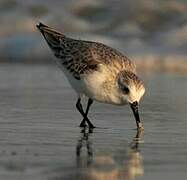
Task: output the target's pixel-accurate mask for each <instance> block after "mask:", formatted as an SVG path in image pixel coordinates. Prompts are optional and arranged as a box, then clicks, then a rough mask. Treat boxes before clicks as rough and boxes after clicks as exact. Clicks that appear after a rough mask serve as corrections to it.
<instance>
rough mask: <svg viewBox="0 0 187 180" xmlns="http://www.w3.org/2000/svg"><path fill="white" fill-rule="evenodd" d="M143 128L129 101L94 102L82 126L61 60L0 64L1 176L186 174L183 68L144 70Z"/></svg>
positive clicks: (56, 179)
mask: <svg viewBox="0 0 187 180" xmlns="http://www.w3.org/2000/svg"><path fill="white" fill-rule="evenodd" d="M142 79H143V80H144V82H145V84H146V89H147V92H146V95H145V97H144V99H143V101H142V103H141V106H140V111H141V117H142V118H143V120H144V125H145V132H144V133H139V134H138V133H137V132H136V130H135V129H134V128H135V120H134V118H133V115H132V112H131V111H130V108H129V107H128V106H124V107H118V106H117V107H116V106H112V105H104V104H100V103H95V104H93V106H92V109H91V111H90V114H89V116H90V119H92V122H93V123H94V124H95V125H96V126H98V127H99V128H96V129H94V130H93V132H89V131H88V130H87V129H86V130H85V131H84V130H82V129H80V128H79V127H78V125H79V123H80V121H81V120H82V118H81V116H80V115H79V113H78V112H77V111H76V108H75V102H76V94H75V93H74V92H73V90H71V89H70V86H69V84H68V82H67V81H66V79H65V78H64V75H63V74H62V73H61V72H60V70H59V69H58V68H57V67H56V66H47V65H19V64H17V65H15V64H9V65H8V64H7V65H3V64H1V66H0V179H3V180H11V179H14V180H20V179H27V180H33V179H35V180H43V179H49V180H60V179H63V180H64V179H65V180H66V179H67V180H71V179H104V178H105V179H107V180H108V179H109V180H110V179H112V180H113V179H114V180H115V179H116V180H117V179H127V180H133V179H143V180H150V179H151V180H154V179H155V180H157V179H165V180H171V179H173V180H174V179H178V180H179V179H185V178H186V177H187V173H186V172H187V131H186V129H187V111H186V107H187V93H186V88H187V84H186V82H187V81H186V80H187V76H186V75H180V74H175V75H172V74H142Z"/></svg>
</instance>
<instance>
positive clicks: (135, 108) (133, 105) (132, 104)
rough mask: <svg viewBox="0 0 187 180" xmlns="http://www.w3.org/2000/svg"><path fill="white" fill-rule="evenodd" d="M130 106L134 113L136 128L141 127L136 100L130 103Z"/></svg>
mask: <svg viewBox="0 0 187 180" xmlns="http://www.w3.org/2000/svg"><path fill="white" fill-rule="evenodd" d="M130 107H131V109H132V111H133V114H134V117H135V119H136V124H137V128H138V129H143V124H142V122H141V120H140V116H139V113H138V102H137V101H135V102H133V103H130Z"/></svg>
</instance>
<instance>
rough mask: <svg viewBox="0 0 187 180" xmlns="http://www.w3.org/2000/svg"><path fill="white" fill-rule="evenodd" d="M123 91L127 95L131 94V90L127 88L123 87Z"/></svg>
mask: <svg viewBox="0 0 187 180" xmlns="http://www.w3.org/2000/svg"><path fill="white" fill-rule="evenodd" d="M121 89H122V91H123V92H124V93H125V94H128V93H129V88H128V87H127V86H124V85H123V86H122V88H121Z"/></svg>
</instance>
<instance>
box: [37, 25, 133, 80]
mask: <svg viewBox="0 0 187 180" xmlns="http://www.w3.org/2000/svg"><path fill="white" fill-rule="evenodd" d="M37 27H38V29H39V30H40V32H41V33H42V34H43V36H44V38H45V40H46V41H47V43H48V45H49V47H50V48H51V49H52V50H53V52H54V55H55V56H56V57H57V58H59V59H60V63H61V64H62V65H63V66H64V67H65V68H66V69H67V70H68V71H69V72H70V73H71V74H72V75H73V76H74V77H75V78H76V79H80V78H81V76H82V75H83V74H86V73H87V72H90V71H95V70H97V68H98V66H99V64H105V65H110V64H111V63H114V62H117V63H118V64H122V65H124V67H126V68H128V70H130V71H132V72H133V71H135V66H134V64H133V63H132V62H131V61H130V60H129V59H128V58H127V57H125V56H123V55H122V54H121V53H119V52H118V51H116V50H115V49H113V48H110V47H108V46H106V45H104V44H102V43H96V42H90V41H81V40H75V39H71V38H67V37H66V36H65V35H63V34H61V33H59V32H57V31H55V30H53V29H51V28H50V27H48V26H46V25H43V24H41V23H40V24H39V25H37Z"/></svg>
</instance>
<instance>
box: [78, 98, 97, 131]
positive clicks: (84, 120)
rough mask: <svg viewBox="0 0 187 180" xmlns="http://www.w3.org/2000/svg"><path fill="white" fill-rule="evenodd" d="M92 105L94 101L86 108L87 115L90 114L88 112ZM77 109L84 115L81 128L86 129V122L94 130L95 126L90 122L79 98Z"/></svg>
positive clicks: (89, 102)
mask: <svg viewBox="0 0 187 180" xmlns="http://www.w3.org/2000/svg"><path fill="white" fill-rule="evenodd" d="M92 103H93V102H92V100H91V101H90V100H88V105H87V108H86V113H87V114H88V111H89V107H90V105H91V104H92ZM76 107H77V109H78V111H79V112H80V113H81V115H82V116H83V118H84V119H83V121H82V122H81V124H80V127H85V126H86V123H85V122H87V123H88V125H89V128H94V125H93V124H92V123H91V122H90V120H89V119H88V117H87V114H86V113H84V110H83V108H82V104H81V98H78V100H77V103H76Z"/></svg>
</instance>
